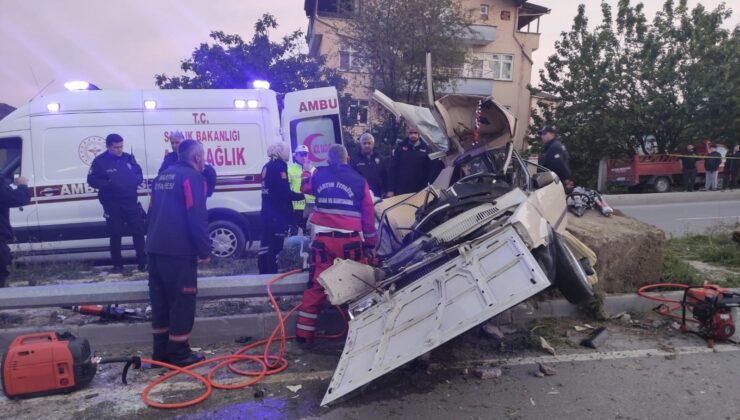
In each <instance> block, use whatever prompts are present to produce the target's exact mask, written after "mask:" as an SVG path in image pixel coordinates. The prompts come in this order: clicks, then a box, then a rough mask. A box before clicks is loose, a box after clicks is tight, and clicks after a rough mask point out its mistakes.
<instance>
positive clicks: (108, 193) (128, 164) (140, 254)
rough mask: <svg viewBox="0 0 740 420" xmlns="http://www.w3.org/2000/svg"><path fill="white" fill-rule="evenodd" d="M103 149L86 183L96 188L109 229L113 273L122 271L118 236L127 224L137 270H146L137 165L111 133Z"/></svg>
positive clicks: (140, 179) (139, 170) (121, 142)
mask: <svg viewBox="0 0 740 420" xmlns="http://www.w3.org/2000/svg"><path fill="white" fill-rule="evenodd" d="M105 146H106V148H107V150H106V151H105V152H103V153H101V154H99V155H98V156H97V157H96V158H95V160H93V162H92V165H91V166H90V172H89V173H88V174H87V183H88V184H90V186H91V187H93V188H96V189H97V190H98V199H99V200H100V204H102V205H103V211H104V215H105V220H106V223H107V224H108V229H109V231H110V254H111V259H112V260H113V270H112V271H113V272H118V273H120V272H122V271H123V258H121V236H123V233H124V227H125V226H126V225H127V226H128V228H129V230H130V232H131V236H132V237H133V240H134V249H135V250H136V259H137V262H138V264H139V265H138V268H139V271H144V270H146V255H145V254H144V214H143V209H142V208H141V205H140V204H139V203H138V201H137V200H138V193H137V190H138V188H139V185H140V184H141V182H142V181H143V180H144V177H143V175H142V173H141V167H140V166H139V164H138V163H136V159H134V156H133V155H130V154H128V153H125V152H124V151H123V137H121V136H120V135H118V134H115V133H111V134H108V136H107V137H106V138H105Z"/></svg>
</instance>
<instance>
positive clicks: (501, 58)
mask: <svg viewBox="0 0 740 420" xmlns="http://www.w3.org/2000/svg"><path fill="white" fill-rule="evenodd" d="M491 70H493V79H494V80H512V77H511V75H512V73H513V70H514V56H513V55H511V54H494V55H493V62H492V63H491Z"/></svg>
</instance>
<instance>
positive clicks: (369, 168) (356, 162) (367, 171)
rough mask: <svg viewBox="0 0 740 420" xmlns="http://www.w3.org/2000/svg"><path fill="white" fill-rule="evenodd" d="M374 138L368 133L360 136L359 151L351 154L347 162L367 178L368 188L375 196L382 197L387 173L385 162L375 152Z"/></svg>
mask: <svg viewBox="0 0 740 420" xmlns="http://www.w3.org/2000/svg"><path fill="white" fill-rule="evenodd" d="M374 149H375V138H374V137H373V135H372V134H370V133H365V134H363V135H361V136H360V152H359V153H357V154H356V155H354V156H352V158H351V159H350V161H349V163H350V165H352V169H354V170H355V171H357V172H359V174H360V175H362V176H363V177H364V178H365V180H367V183H368V185H369V186H370V190H371V191H372V192H373V195H374V196H376V197H383V195H382V194H383V193H384V192H385V190H386V188H385V186H386V182H387V173H386V167H385V162H383V158H381V157H380V155H379V154H377V153H375V150H374Z"/></svg>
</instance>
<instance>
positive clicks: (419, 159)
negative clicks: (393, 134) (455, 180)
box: [386, 126, 433, 197]
mask: <svg viewBox="0 0 740 420" xmlns="http://www.w3.org/2000/svg"><path fill="white" fill-rule="evenodd" d="M406 134H407V136H408V137H406V140H404V141H403V142H402V143H401V144H399V145H398V146H396V148H395V149H394V150H393V157H392V158H391V167H390V174H389V179H388V184H389V185H388V194H386V195H387V196H388V197H392V196H394V195H399V194H408V193H416V192H419V191H421V190H422V189H424V188H426V186H427V185H428V184H429V182H430V179H429V178H430V172H431V166H432V165H431V161H430V159H429V154H428V153H429V151H430V150H429V147H428V146H427V145H426V143H424V142H423V141H422V140H421V137H419V131H418V130H417V129H416V128H414V127H411V126H409V127H408V128H407V129H406ZM432 181H433V180H432Z"/></svg>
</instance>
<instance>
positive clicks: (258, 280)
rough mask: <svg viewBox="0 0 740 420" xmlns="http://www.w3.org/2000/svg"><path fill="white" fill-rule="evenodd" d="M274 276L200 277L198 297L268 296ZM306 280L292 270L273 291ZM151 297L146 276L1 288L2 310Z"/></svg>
mask: <svg viewBox="0 0 740 420" xmlns="http://www.w3.org/2000/svg"><path fill="white" fill-rule="evenodd" d="M273 277H274V276H273V275H271V274H267V275H256V274H255V275H241V276H228V277H206V278H201V279H198V299H199V300H209V299H211V300H213V299H226V298H255V297H265V296H267V282H268V281H270V280H271V279H272V278H273ZM307 282H308V273H306V272H304V273H298V274H292V275H290V276H288V277H286V278H284V279H283V280H281V281H279V282H278V283H276V284H274V285H273V287H272V291H273V294H275V295H276V296H280V295H283V296H286V295H299V294H301V293H303V290H304V289H305V288H306V283H307ZM148 301H149V286H148V285H147V281H146V280H140V281H118V282H100V283H78V284H64V285H50V286H28V287H10V288H6V289H3V290H2V292H0V310H2V309H23V308H43V307H58V306H72V305H84V304H98V305H106V304H114V303H137V302H148Z"/></svg>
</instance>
